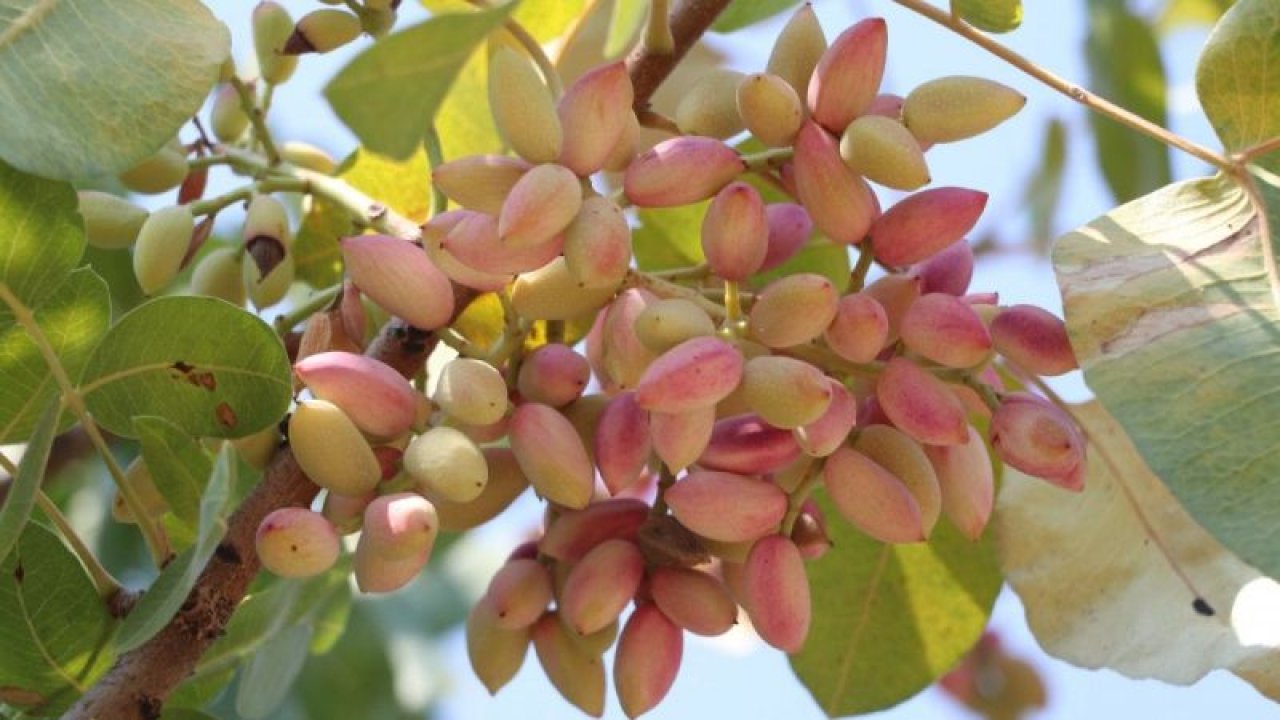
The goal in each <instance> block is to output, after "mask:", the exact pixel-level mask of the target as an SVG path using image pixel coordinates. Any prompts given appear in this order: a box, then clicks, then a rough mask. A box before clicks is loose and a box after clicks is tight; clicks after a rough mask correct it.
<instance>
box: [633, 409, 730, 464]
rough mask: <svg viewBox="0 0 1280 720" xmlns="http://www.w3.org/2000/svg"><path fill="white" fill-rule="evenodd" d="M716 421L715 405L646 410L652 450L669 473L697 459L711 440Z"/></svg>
mask: <svg viewBox="0 0 1280 720" xmlns="http://www.w3.org/2000/svg"><path fill="white" fill-rule="evenodd" d="M715 423H716V408H715V406H714V405H707V406H705V407H700V408H696V409H693V410H686V411H684V412H681V413H664V412H657V411H654V412H651V413H649V438H650V441H651V443H652V447H653V452H654V454H656V455H657V456H658V458H659V459H660V460H662V462H663V464H664V465H666V466H667V468H668V469H669V470H671V472H672V473H678V472H680V471H681V470H683V469H685V468H686V467H688V466H689V465H691V464H692V463H693V461H695V460H697V459H698V456H700V455H702V452H703V451H704V450H706V448H707V443H708V442H710V440H711V431H712V428H713V427H714V426H715Z"/></svg>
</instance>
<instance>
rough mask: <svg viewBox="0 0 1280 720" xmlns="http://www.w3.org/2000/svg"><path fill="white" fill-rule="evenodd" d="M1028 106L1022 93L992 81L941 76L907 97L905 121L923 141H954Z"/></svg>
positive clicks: (992, 124)
mask: <svg viewBox="0 0 1280 720" xmlns="http://www.w3.org/2000/svg"><path fill="white" fill-rule="evenodd" d="M1026 103H1027V98H1026V97H1025V96H1023V95H1022V93H1020V92H1018V91H1016V90H1014V89H1013V88H1010V87H1006V86H1004V85H1001V84H1000V83H998V82H995V81H993V80H987V79H986V78H979V77H968V76H959V75H957V76H951V77H942V78H937V79H936V80H930V81H928V82H926V83H924V84H922V85H920V86H919V87H917V88H916V89H915V90H912V91H911V93H910V94H908V95H907V99H906V102H905V103H904V104H903V106H902V122H903V124H905V125H906V126H907V127H908V128H909V129H910V130H911V134H912V135H915V136H916V137H917V138H919V139H920V140H921V141H923V142H930V143H939V142H955V141H956V140H964V139H966V138H971V137H973V136H975V135H980V134H982V133H984V132H986V131H988V130H990V129H992V128H994V127H995V126H997V125H999V124H1000V123H1002V122H1004V121H1005V120H1008V119H1009V118H1011V117H1013V115H1014V114H1015V113H1017V112H1018V111H1019V110H1021V109H1022V106H1023V105H1025V104H1026Z"/></svg>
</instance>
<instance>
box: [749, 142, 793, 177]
mask: <svg viewBox="0 0 1280 720" xmlns="http://www.w3.org/2000/svg"><path fill="white" fill-rule="evenodd" d="M793 155H795V151H794V150H792V149H791V148H789V147H788V148H771V149H769V150H763V151H761V152H758V153H752V154H751V155H743V156H742V162H743V163H745V164H746V166H747V169H748V170H753V171H755V172H767V171H770V170H773V169H774V168H777V167H779V166H780V165H782V164H783V163H784V162H786V161H787V160H790V159H791V158H792V156H793Z"/></svg>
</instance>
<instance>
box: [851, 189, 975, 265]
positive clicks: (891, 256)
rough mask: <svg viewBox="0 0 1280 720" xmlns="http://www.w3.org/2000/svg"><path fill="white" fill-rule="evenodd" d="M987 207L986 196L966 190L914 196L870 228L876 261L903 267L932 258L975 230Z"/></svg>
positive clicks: (940, 190) (927, 191) (899, 204)
mask: <svg viewBox="0 0 1280 720" xmlns="http://www.w3.org/2000/svg"><path fill="white" fill-rule="evenodd" d="M986 206H987V194H986V193H984V192H979V191H977V190H966V189H964V188H956V187H941V188H934V189H932V190H925V191H923V192H918V193H916V194H914V195H911V196H909V197H907V198H905V199H903V200H901V201H899V202H898V204H896V205H894V206H893V207H891V208H889V210H888V211H887V212H885V214H884V215H881V216H880V217H879V218H877V219H876V221H875V224H873V225H872V226H871V247H872V250H873V252H874V253H875V256H876V260H879V261H880V262H882V263H884V264H885V265H889V266H892V267H901V266H903V265H911V264H913V263H918V262H920V261H921V260H925V259H927V258H930V257H932V256H933V255H935V254H937V253H939V252H941V251H942V250H943V249H944V248H946V247H947V246H948V245H951V244H952V243H954V242H956V241H958V240H960V239H961V238H963V237H964V235H965V233H967V232H969V231H970V230H972V229H973V226H974V225H976V224H977V222H978V218H979V217H980V216H981V215H982V210H983V209H984V208H985V207H986Z"/></svg>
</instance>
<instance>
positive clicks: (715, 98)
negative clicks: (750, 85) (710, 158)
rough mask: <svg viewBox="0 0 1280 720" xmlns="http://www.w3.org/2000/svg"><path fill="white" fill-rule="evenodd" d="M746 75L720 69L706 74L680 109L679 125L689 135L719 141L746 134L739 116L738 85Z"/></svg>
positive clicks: (683, 100) (678, 109) (692, 89)
mask: <svg viewBox="0 0 1280 720" xmlns="http://www.w3.org/2000/svg"><path fill="white" fill-rule="evenodd" d="M743 77H744V76H743V74H742V73H740V72H737V71H734V70H726V69H723V68H718V69H715V70H711V71H709V72H704V73H703V74H702V75H701V76H700V77H699V78H698V80H697V81H695V82H694V83H693V85H691V86H690V87H689V90H688V91H687V92H685V93H684V95H683V96H682V97H681V98H680V102H679V103H678V104H677V105H676V113H675V121H676V125H677V126H679V128H680V131H681V132H683V133H684V134H685V135H702V136H704V137H713V138H717V139H719V140H724V139H726V138H729V137H732V136H734V135H737V134H738V133H740V132H742V128H743V124H742V116H741V115H739V114H738V84H739V83H740V82H742V78H743Z"/></svg>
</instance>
